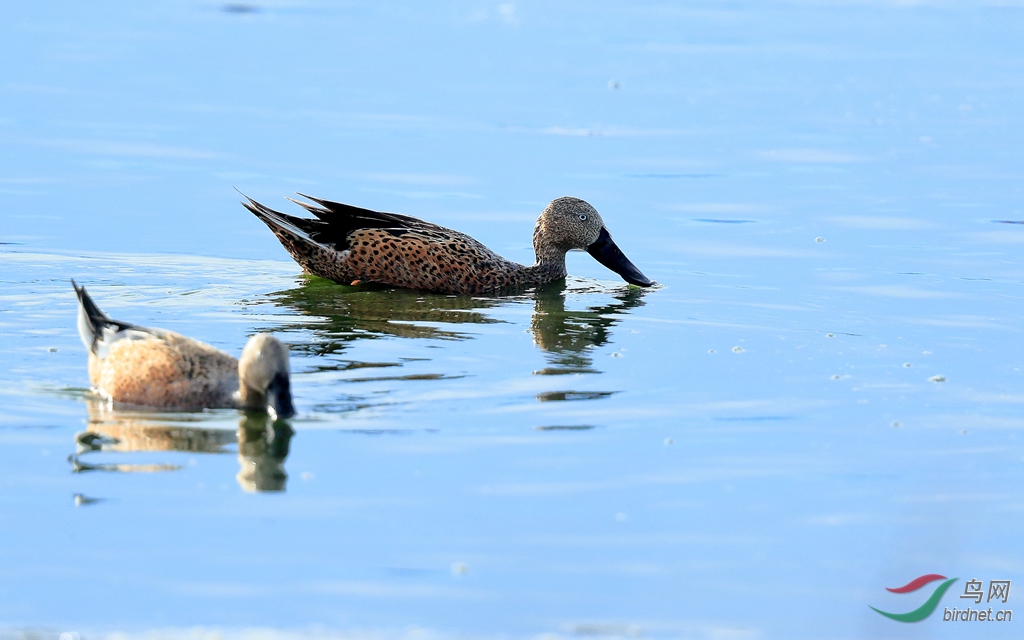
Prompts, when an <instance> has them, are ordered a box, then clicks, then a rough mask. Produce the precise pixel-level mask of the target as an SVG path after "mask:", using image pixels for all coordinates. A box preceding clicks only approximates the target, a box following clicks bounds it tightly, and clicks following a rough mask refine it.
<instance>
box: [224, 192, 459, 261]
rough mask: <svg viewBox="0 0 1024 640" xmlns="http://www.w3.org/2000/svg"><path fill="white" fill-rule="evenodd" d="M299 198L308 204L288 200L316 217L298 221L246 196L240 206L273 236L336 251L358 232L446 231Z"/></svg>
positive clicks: (379, 213) (414, 220) (396, 216)
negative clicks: (374, 230)
mask: <svg viewBox="0 0 1024 640" xmlns="http://www.w3.org/2000/svg"><path fill="white" fill-rule="evenodd" d="M242 195H243V196H244V195H245V194H242ZM299 195H300V196H302V197H303V198H306V199H307V200H311V201H312V202H311V203H310V202H302V201H300V200H293V199H291V198H289V200H291V201H292V202H294V203H295V204H297V205H299V206H301V207H302V208H303V209H305V210H306V211H309V212H310V213H312V214H313V215H314V216H316V218H315V219H313V218H299V217H298V216H292V215H288V214H287V213H281V212H280V211H275V210H273V209H271V208H270V207H267V206H266V205H263V204H260V203H259V202H256V201H255V200H253V199H252V198H250V197H249V196H245V199H246V200H247V202H243V203H242V205H243V206H245V208H246V209H248V210H249V211H251V212H252V213H253V214H255V215H256V217H257V218H259V219H260V220H262V221H263V222H264V223H265V224H266V225H267V226H269V227H270V228H271V230H272V231H274V232H275V233H277V232H281V231H283V232H285V233H286V234H288V235H291V236H293V237H296V238H297V239H299V240H303V241H305V242H309V243H312V244H315V245H318V246H319V247H321V248H328V249H333V250H335V251H339V252H340V251H344V250H346V249H348V248H349V243H348V237H349V235H350V234H351V233H352V232H353V231H357V230H359V229H387V230H388V232H389V233H390V234H391V235H393V236H400V235H402V234H403V233H407V232H410V231H419V232H426V233H431V232H434V233H436V232H450V230H448V229H445V228H444V227H441V226H439V225H436V224H432V223H430V222H426V221H424V220H420V219H418V218H413V217H411V216H404V215H401V214H398V213H386V212H383V211H373V210H371V209H363V208H360V207H353V206H352V205H349V204H342V203H340V202H331V201H330V200H321V199H320V198H314V197H312V196H307V195H305V194H302V193H300V194H299Z"/></svg>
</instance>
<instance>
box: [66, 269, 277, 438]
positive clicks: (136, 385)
mask: <svg viewBox="0 0 1024 640" xmlns="http://www.w3.org/2000/svg"><path fill="white" fill-rule="evenodd" d="M71 285H72V286H73V287H74V288H75V293H76V294H78V334H79V336H80V337H81V338H82V343H83V344H84V345H85V348H86V349H88V350H89V379H90V381H91V382H92V386H93V389H94V390H95V391H96V392H97V393H99V394H100V395H101V396H103V397H104V398H106V399H108V400H110V401H112V402H118V403H123V404H129V405H135V406H140V407H148V408H151V409H161V410H166V411H198V410H200V409H204V408H224V407H234V408H238V409H243V410H246V411H259V412H268V413H271V414H273V415H274V416H276V417H277V418H290V417H292V416H293V415H294V414H295V408H294V407H293V406H292V394H291V386H290V381H289V376H288V374H289V370H288V347H286V346H285V345H284V344H282V343H281V342H280V341H279V340H278V339H277V338H275V337H273V336H271V335H269V334H266V333H258V334H256V335H254V336H253V337H252V338H250V339H249V342H248V343H247V344H246V345H245V348H244V349H243V350H242V358H241V360H236V359H235V358H233V357H232V356H230V355H228V354H226V353H224V352H223V351H221V350H219V349H215V348H214V347H211V346H210V345H208V344H206V343H203V342H199V341H198V340H193V339H192V338H186V337H185V336H183V335H181V334H178V333H175V332H173V331H167V330H165V329H149V328H146V327H140V326H138V325H134V324H130V323H127V322H121V321H119V320H113V319H111V318H110V317H109V316H107V314H105V313H103V311H101V310H100V308H99V307H98V306H96V303H95V302H93V300H92V298H91V297H90V296H89V294H88V293H86V291H85V287H79V286H78V285H77V284H75V282H74V281H73V280H72V281H71Z"/></svg>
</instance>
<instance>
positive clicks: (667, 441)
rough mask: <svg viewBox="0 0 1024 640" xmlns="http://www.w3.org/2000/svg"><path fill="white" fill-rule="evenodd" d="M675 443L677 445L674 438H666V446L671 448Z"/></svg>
mask: <svg viewBox="0 0 1024 640" xmlns="http://www.w3.org/2000/svg"><path fill="white" fill-rule="evenodd" d="M675 443H676V441H675V440H673V439H672V438H665V446H671V445H673V444H675Z"/></svg>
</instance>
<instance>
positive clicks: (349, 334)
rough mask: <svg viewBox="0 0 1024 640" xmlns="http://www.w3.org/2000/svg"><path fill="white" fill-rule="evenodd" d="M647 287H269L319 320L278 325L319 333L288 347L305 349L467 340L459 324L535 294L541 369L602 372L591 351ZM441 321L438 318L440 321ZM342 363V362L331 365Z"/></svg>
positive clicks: (579, 283) (310, 282) (570, 283)
mask: <svg viewBox="0 0 1024 640" xmlns="http://www.w3.org/2000/svg"><path fill="white" fill-rule="evenodd" d="M647 293H649V290H647V289H640V288H637V287H622V286H618V287H615V288H613V289H611V290H609V289H608V288H606V287H603V286H601V285H600V284H597V283H594V282H591V281H585V280H580V279H577V278H569V279H563V280H558V281H556V282H552V283H550V284H548V285H545V286H543V287H539V288H537V289H534V290H532V291H530V292H526V293H524V294H521V295H517V296H506V297H502V298H497V297H477V296H467V295H444V294H436V293H427V292H422V291H411V290H408V289H385V288H381V287H373V288H369V287H346V286H339V285H337V284H335V283H334V282H331V281H329V280H324V279H321V278H317V277H315V276H306V282H305V283H304V284H303V285H302V286H299V287H295V288H293V289H288V290H285V291H279V292H277V293H273V294H270V296H269V298H270V299H271V300H272V301H273V302H274V303H276V304H279V305H282V306H285V307H289V308H291V309H293V310H295V311H297V312H298V313H300V314H302V315H304V316H312V317H316V318H318V321H317V322H315V323H311V322H309V321H300V322H291V323H286V324H284V325H281V326H280V327H276V328H275V329H274V330H275V331H282V332H294V331H303V330H304V331H311V332H312V333H313V336H314V339H312V340H304V341H301V342H300V341H292V342H290V344H289V348H290V349H291V350H293V351H297V352H300V353H303V354H305V355H308V356H323V355H328V354H339V353H341V352H342V351H344V349H345V347H346V345H347V344H348V343H349V342H352V341H355V340H365V339H374V338H381V337H401V338H419V339H442V340H467V339H470V338H472V335H471V333H470V332H468V331H461V330H460V329H459V326H458V325H464V324H487V323H496V322H504V320H499V319H497V318H494V317H492V315H490V314H489V313H488V311H492V310H496V309H499V308H500V307H503V306H510V305H522V304H524V303H529V302H531V301H532V302H533V306H534V310H533V317H532V320H531V323H530V328H531V331H532V333H533V341H534V344H536V345H537V346H538V347H539V348H541V349H543V350H544V351H546V352H547V353H548V354H550V355H549V358H548V360H549V364H550V366H548V367H545V368H544V369H542V370H541V371H536V372H535V373H537V374H567V373H600V371H598V370H596V369H595V368H594V366H593V358H592V356H591V355H590V354H591V352H592V351H593V349H594V348H595V347H601V346H604V345H606V344H608V343H609V342H610V341H611V329H612V327H614V326H615V325H617V324H618V323H619V322H620V321H621V316H622V315H623V314H625V313H627V312H628V311H629V310H630V309H633V308H636V307H640V306H643V304H644V301H643V297H644V295H646V294H647ZM580 294H603V295H604V296H607V295H609V294H610V295H611V298H612V301H611V302H608V303H606V304H601V305H593V306H589V307H586V308H585V309H583V310H579V311H577V310H568V309H566V298H567V296H569V295H580ZM439 325H440V326H439ZM367 366H400V363H359V362H352V363H349V364H348V365H347V368H357V367H367ZM331 368H335V369H336V368H337V367H331Z"/></svg>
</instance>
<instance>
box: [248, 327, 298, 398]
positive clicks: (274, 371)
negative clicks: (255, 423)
mask: <svg viewBox="0 0 1024 640" xmlns="http://www.w3.org/2000/svg"><path fill="white" fill-rule="evenodd" d="M289 373H290V371H289V368H288V347H286V346H284V344H282V343H281V341H280V340H278V339H277V338H275V337H274V336H272V335H269V334H266V333H258V334H256V335H254V336H253V337H251V338H249V342H247V343H246V345H245V348H244V349H242V357H241V358H240V359H239V360H238V392H237V394H236V396H237V401H238V406H239V407H240V408H242V409H251V410H256V411H263V410H265V409H272V410H273V412H274V413H275V414H277V417H278V418H290V417H292V416H293V415H295V407H293V406H292V392H291V383H290V381H289V380H290V378H289Z"/></svg>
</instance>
